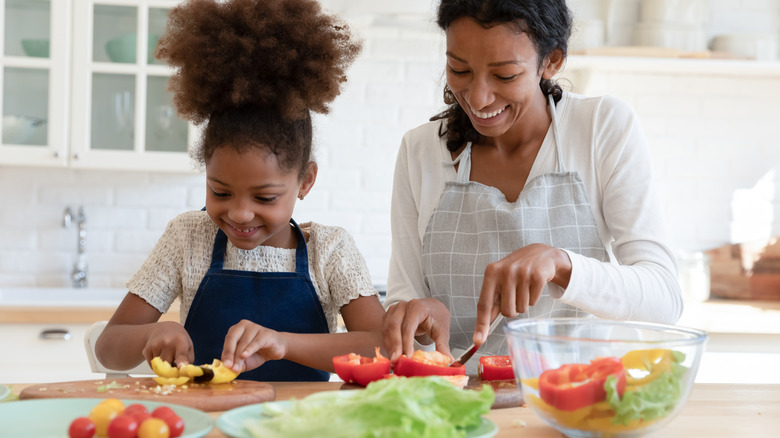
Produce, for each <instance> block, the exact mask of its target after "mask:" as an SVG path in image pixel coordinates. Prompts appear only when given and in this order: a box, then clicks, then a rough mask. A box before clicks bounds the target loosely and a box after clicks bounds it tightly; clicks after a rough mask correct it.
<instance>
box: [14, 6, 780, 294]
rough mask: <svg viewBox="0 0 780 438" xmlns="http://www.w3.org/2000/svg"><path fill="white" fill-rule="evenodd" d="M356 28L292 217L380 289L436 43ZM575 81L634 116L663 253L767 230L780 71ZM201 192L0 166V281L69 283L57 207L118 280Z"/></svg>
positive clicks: (431, 36) (715, 20) (160, 179)
mask: <svg viewBox="0 0 780 438" xmlns="http://www.w3.org/2000/svg"><path fill="white" fill-rule="evenodd" d="M621 1H627V2H632V1H634V2H635V1H636V0H621ZM711 5H713V7H714V6H716V5H718V6H719V7H720V9H717V10H716V11H714V12H713V14H712V16H711V24H712V25H713V26H714V27H713V29H716V31H717V32H721V31H726V30H727V29H728V30H729V31H732V30H733V29H734V28H741V29H745V28H747V29H750V28H751V26H753V23H756V21H755V20H757V19H758V18H760V23H761V25H762V26H765V27H767V29H768V30H769V31H774V32H775V33H777V32H778V31H779V30H780V18H779V17H780V0H763V1H757V0H749V1H748V0H741V1H740V0H711ZM723 8H737V9H739V10H740V11H742V12H740V14H739V15H736V14H732V13H731V12H730V11H731V10H733V9H723ZM723 11H726V12H723ZM732 15H734V16H732ZM735 17H736V18H737V19H738V20H739V21H735V20H734V18H735ZM356 29H357V30H358V32H359V33H360V34H361V35H362V36H363V38H364V41H365V48H364V52H363V54H362V55H361V57H360V59H359V60H358V61H357V62H356V64H355V65H354V66H353V68H352V69H351V71H350V77H349V79H350V81H349V83H348V85H347V86H346V89H345V92H344V94H343V95H342V96H340V97H339V98H338V99H337V101H336V102H335V103H334V105H333V108H332V112H331V114H329V115H327V116H317V117H316V118H315V127H316V142H317V145H316V147H317V149H316V154H317V160H318V162H319V165H320V172H319V177H318V181H317V184H316V185H315V188H314V190H313V191H312V193H311V194H310V195H309V196H308V197H306V199H305V200H304V201H303V202H299V203H298V207H297V208H296V213H295V218H296V219H297V220H299V221H306V220H315V221H318V222H322V223H327V224H332V225H340V226H343V227H344V228H346V229H347V230H348V231H350V233H351V234H352V235H353V236H354V238H355V240H356V242H357V244H358V246H359V247H360V249H361V251H362V252H363V254H364V256H365V258H366V261H367V263H368V266H369V268H370V270H371V273H372V276H373V279H374V281H375V282H376V283H384V282H385V281H386V277H387V266H388V261H389V256H390V231H389V230H390V217H389V213H390V211H389V203H390V189H391V184H392V174H393V167H394V161H395V154H396V150H397V147H398V144H399V142H400V139H401V136H402V135H403V133H404V132H405V131H406V130H407V129H409V128H412V127H414V126H416V125H418V124H420V123H423V122H424V121H426V120H427V119H428V118H429V117H430V116H431V115H432V114H434V113H436V112H438V111H439V110H440V109H441V103H440V102H441V85H442V71H443V66H444V63H443V51H444V43H443V39H442V36H441V34H440V33H439V32H438V31H435V30H432V28H431V27H430V26H429V25H420V22H416V23H411V22H409V23H408V26H405V27H395V28H391V27H388V26H380V25H368V24H365V22H364V23H361V24H358V25H356ZM775 71H777V70H775ZM588 84H589V86H588V92H589V94H593V93H599V94H600V93H605V92H608V93H611V94H614V95H617V96H619V97H622V98H624V99H626V100H628V101H629V102H630V103H631V104H632V105H633V106H634V107H635V108H636V110H637V112H638V114H639V116H640V118H641V119H642V122H643V126H644V128H645V131H646V133H647V135H648V137H649V139H650V143H651V145H652V154H653V160H654V165H655V167H656V171H657V175H658V184H659V188H660V190H661V193H662V196H663V199H664V212H665V214H666V217H667V219H668V224H669V229H670V231H671V235H672V238H673V243H674V245H675V246H676V247H678V248H682V249H687V250H700V249H706V248H710V247H714V246H718V245H721V244H724V243H727V242H730V241H733V240H735V239H738V238H741V237H745V236H751V237H755V234H756V233H759V232H772V233H773V234H775V235H778V234H780V221H778V219H777V215H778V214H780V195H778V184H779V183H780V176H778V171H780V140H778V139H780V123H778V122H779V121H780V108H779V107H778V106H777V105H776V102H778V101H780V74H776V75H774V76H773V77H772V76H751V77H741V76H740V75H737V74H733V73H725V74H724V73H719V72H718V71H712V72H707V73H706V74H701V73H697V74H690V73H686V72H684V71H678V72H655V73H651V72H632V71H627V70H626V69H624V68H623V69H620V70H617V69H616V70H610V69H608V68H607V69H603V70H598V71H595V72H594V73H593V75H592V76H591V79H590V82H588ZM574 85H575V87H576V86H577V85H578V84H577V83H576V82H575V84H574ZM204 189H205V187H204V179H203V176H202V175H182V174H169V173H156V172H149V173H143V172H102V171H84V170H72V169H60V170H51V169H38V168H24V167H9V166H2V163H0V202H1V204H0V287H4V286H6V287H7V286H67V285H69V274H70V270H71V267H72V265H73V263H74V262H75V260H76V230H75V228H71V229H68V230H65V229H63V228H62V213H63V210H64V209H65V207H66V206H71V207H77V206H79V205H83V206H84V209H85V211H86V215H87V220H88V224H87V232H88V235H87V256H88V262H89V282H90V285H91V286H95V287H123V286H124V284H125V282H126V281H127V279H128V278H129V277H130V276H131V275H132V274H133V273H134V272H135V270H136V269H138V267H139V266H140V265H141V263H142V262H143V260H144V259H145V257H146V255H147V254H148V253H149V251H150V250H151V248H152V247H153V245H154V243H155V242H156V240H157V238H158V237H159V235H160V234H161V233H162V231H163V229H164V227H165V224H166V223H167V222H168V221H169V220H170V219H171V218H172V217H174V216H175V215H176V214H178V213H180V212H183V211H186V210H190V209H199V208H201V207H202V205H203V199H204V194H205V190H204ZM736 206H738V207H739V208H738V209H737V210H734V208H735V207H736ZM750 209H753V210H755V211H756V212H757V213H751V211H753V210H750ZM745 224H747V225H745ZM767 230H768V231H767Z"/></svg>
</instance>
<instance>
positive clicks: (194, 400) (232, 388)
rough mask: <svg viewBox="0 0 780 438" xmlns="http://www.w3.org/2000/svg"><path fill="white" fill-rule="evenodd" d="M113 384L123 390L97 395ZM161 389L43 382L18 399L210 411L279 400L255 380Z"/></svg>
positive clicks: (138, 383) (150, 384) (137, 381)
mask: <svg viewBox="0 0 780 438" xmlns="http://www.w3.org/2000/svg"><path fill="white" fill-rule="evenodd" d="M112 382H116V384H119V385H122V388H119V389H109V390H106V391H102V392H98V388H100V387H101V386H105V385H107V384H110V383H112ZM112 386H114V385H112ZM158 386H159V385H157V383H156V382H155V381H154V380H152V379H151V378H149V377H128V378H122V379H104V380H78V381H73V382H56V383H43V384H38V385H32V386H28V387H26V388H24V389H23V390H22V392H21V393H20V394H19V399H40V398H82V397H90V398H118V399H132V400H152V401H156V402H164V403H174V404H179V405H184V406H189V407H191V408H195V409H200V410H202V411H207V412H211V411H226V410H229V409H233V408H237V407H240V406H245V405H249V404H254V403H262V402H266V401H272V400H274V398H275V397H276V391H275V390H274V388H273V386H271V385H270V384H269V383H265V382H255V381H252V380H234V381H232V382H230V383H222V384H218V385H206V384H189V385H186V386H187V388H186V389H185V388H183V387H181V388H177V389H176V390H174V391H173V392H171V393H170V394H160V393H157V392H155V388H157V387H158Z"/></svg>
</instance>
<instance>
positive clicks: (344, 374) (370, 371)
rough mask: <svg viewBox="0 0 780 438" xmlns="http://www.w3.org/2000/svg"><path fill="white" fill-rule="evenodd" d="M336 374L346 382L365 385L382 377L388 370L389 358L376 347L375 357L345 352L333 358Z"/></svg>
mask: <svg viewBox="0 0 780 438" xmlns="http://www.w3.org/2000/svg"><path fill="white" fill-rule="evenodd" d="M333 368H334V370H335V371H336V374H338V376H339V377H340V378H341V380H343V381H344V382H346V383H357V384H358V385H361V386H366V385H368V384H369V383H371V382H373V381H374V380H379V379H383V378H384V377H385V375H386V374H388V373H389V372H390V360H389V359H388V358H386V357H384V356H382V355H381V354H380V353H379V348H377V349H376V357H363V356H361V355H359V354H354V353H350V354H345V355H343V356H336V357H334V358H333Z"/></svg>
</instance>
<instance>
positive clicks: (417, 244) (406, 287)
mask: <svg viewBox="0 0 780 438" xmlns="http://www.w3.org/2000/svg"><path fill="white" fill-rule="evenodd" d="M410 143H411V140H410V135H409V134H407V135H405V136H404V139H403V141H402V142H401V147H400V149H399V151H398V157H397V158H396V164H395V173H394V175H393V193H392V198H391V204H390V227H391V235H392V236H393V238H392V244H391V246H392V249H391V254H390V269H389V272H388V278H387V297H386V299H385V303H384V305H385V308H389V307H390V306H392V305H393V304H396V303H398V302H400V301H409V300H412V299H419V298H428V296H429V294H428V293H427V291H428V288H427V287H426V286H425V281H424V278H423V272H422V240H421V239H420V234H419V221H420V210H419V207H418V206H419V202H420V198H421V185H422V180H421V175H419V173H420V172H419V171H417V172H415V171H414V170H413V169H412V166H417V167H419V166H423V165H424V164H425V163H420V162H419V161H420V159H421V158H422V157H419V156H418V157H410V155H411V151H410ZM415 160H416V161H415ZM417 167H415V169H417Z"/></svg>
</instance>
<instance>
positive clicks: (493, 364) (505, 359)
mask: <svg viewBox="0 0 780 438" xmlns="http://www.w3.org/2000/svg"><path fill="white" fill-rule="evenodd" d="M479 377H480V378H481V379H482V380H513V379H514V378H515V372H514V370H513V369H512V361H511V360H510V359H509V356H482V357H480V358H479Z"/></svg>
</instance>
